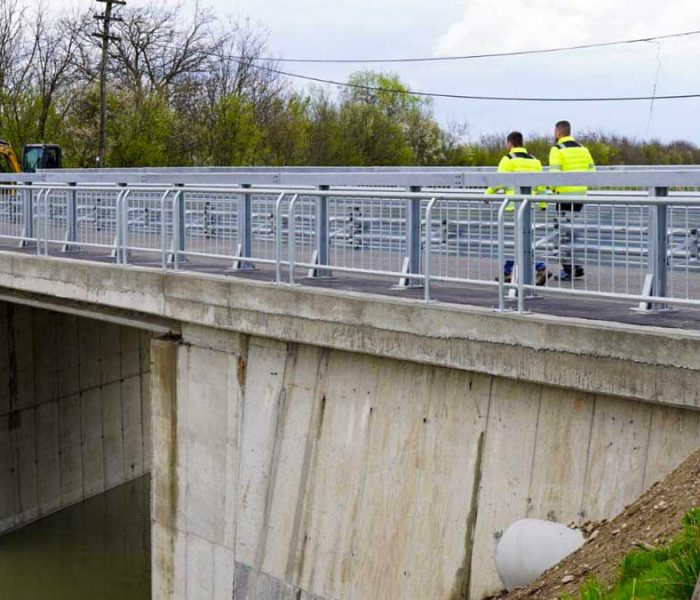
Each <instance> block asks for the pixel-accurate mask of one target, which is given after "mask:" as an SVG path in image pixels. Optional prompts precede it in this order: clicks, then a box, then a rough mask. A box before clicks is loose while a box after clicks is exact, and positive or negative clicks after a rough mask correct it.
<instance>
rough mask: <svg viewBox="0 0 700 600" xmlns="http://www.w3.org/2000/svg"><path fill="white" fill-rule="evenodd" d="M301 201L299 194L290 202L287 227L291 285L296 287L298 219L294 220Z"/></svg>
mask: <svg viewBox="0 0 700 600" xmlns="http://www.w3.org/2000/svg"><path fill="white" fill-rule="evenodd" d="M298 199H299V194H294V196H293V197H292V199H291V200H290V202H289V222H288V225H287V231H288V232H289V233H288V239H287V243H288V244H289V284H290V285H294V269H295V268H296V256H297V255H296V237H297V226H296V219H295V218H294V209H295V208H296V205H297V200H298Z"/></svg>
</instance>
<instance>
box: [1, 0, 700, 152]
mask: <svg viewBox="0 0 700 600" xmlns="http://www.w3.org/2000/svg"><path fill="white" fill-rule="evenodd" d="M0 1H1V0H0ZM22 1H23V2H26V3H31V2H32V1H33V0H22ZM146 1H148V0H130V1H129V3H130V4H133V5H138V4H143V3H144V2H146ZM159 1H160V2H163V3H168V2H172V1H173V0H159ZM182 1H183V3H184V4H185V6H186V7H188V8H190V9H191V8H192V7H193V6H194V0H182ZM76 2H78V3H79V4H81V5H83V6H86V5H90V4H92V2H89V0H52V1H51V6H52V8H55V9H58V8H59V7H62V6H66V7H68V6H74V5H75V4H76ZM200 4H204V5H208V6H211V7H212V8H213V9H214V10H215V11H216V12H217V14H218V15H220V16H221V18H222V19H225V18H227V17H228V16H232V17H234V18H249V19H250V21H251V22H252V23H253V24H254V25H255V26H257V27H259V28H260V29H261V30H264V31H266V33H267V40H268V42H267V44H268V49H269V51H270V54H271V55H273V56H276V57H284V58H360V59H369V58H400V57H417V56H431V57H433V56H450V55H460V54H475V53H492V52H508V51H518V50H529V49H539V48H550V47H557V46H569V45H579V44H588V43H596V42H606V41H611V40H624V39H631V38H639V37H649V36H657V35H666V34H672V33H678V32H683V31H691V30H696V29H697V30H700V2H698V1H697V0H663V1H661V2H660V1H659V0H635V2H634V3H631V2H628V1H624V2H623V1H622V0H585V1H583V0H570V1H568V2H562V1H561V0H500V2H496V1H494V0H460V1H458V0H432V1H431V0H335V1H330V2H329V1H328V0H204V1H203V0H200ZM699 55H700V35H696V36H691V37H685V38H679V39H673V40H665V41H661V42H658V43H655V42H645V43H641V44H634V45H626V46H617V47H607V48H599V49H589V50H579V51H573V52H564V53H558V54H546V55H534V56H523V57H508V58H491V59H480V60H471V61H447V62H441V63H408V64H405V63H404V64H393V65H391V64H388V65H371V68H373V69H382V70H386V71H391V72H394V73H396V74H398V75H399V76H400V77H401V79H402V80H403V81H404V82H405V83H406V84H407V85H408V86H409V87H410V88H411V89H414V90H420V91H436V92H444V93H454V94H475V95H500V96H548V97H552V96H553V97H566V96H569V97H582V96H584V97H596V96H597V97H600V96H611V95H612V96H619V95H623V96H624V95H642V96H646V95H651V94H652V92H653V89H654V86H655V84H656V93H657V94H658V95H668V94H687V93H698V94H700V60H698V58H697V57H698V56H699ZM281 68H283V69H284V70H286V71H290V72H296V73H302V74H305V75H311V76H315V77H323V78H328V79H334V80H341V81H342V80H345V79H346V78H347V76H348V75H349V74H350V73H352V72H353V71H354V70H357V69H360V68H362V65H361V64H352V65H343V64H335V65H313V64H294V63H285V64H283V66H282V67H281ZM293 85H295V86H296V87H303V86H304V85H306V84H305V83H302V82H296V83H294V84H293ZM433 108H434V112H435V116H436V118H437V119H438V120H439V121H440V122H441V123H442V124H444V125H448V124H450V123H460V124H464V123H466V125H467V131H468V137H470V138H477V137H478V136H480V135H482V134H497V133H503V132H508V131H511V130H513V129H519V130H521V131H523V132H525V133H526V134H528V133H546V134H549V133H550V132H551V129H552V125H553V123H554V122H556V121H557V120H560V119H568V120H570V121H571V122H572V124H573V126H574V129H575V131H603V132H608V133H617V134H622V135H627V136H630V137H633V138H638V139H640V138H658V139H661V140H664V141H670V140H674V139H688V140H690V141H692V142H694V143H697V144H700V98H696V99H689V100H663V101H661V100H659V101H657V102H655V103H654V104H653V106H652V105H651V103H650V102H649V101H639V102H628V103H621V102H613V103H595V104H593V103H561V102H559V103H546V104H545V103H534V102H526V103H510V102H493V101H470V100H456V99H436V100H435V101H434V105H433Z"/></svg>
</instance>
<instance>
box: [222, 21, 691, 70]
mask: <svg viewBox="0 0 700 600" xmlns="http://www.w3.org/2000/svg"><path fill="white" fill-rule="evenodd" d="M698 34H700V29H698V30H693V31H682V32H680V33H669V34H666V35H655V36H649V37H643V38H635V39H629V40H615V41H611V42H598V43H591V44H579V45H575V46H560V47H556V48H542V49H539V50H536V49H533V50H515V51H512V52H493V53H490V54H465V55H462V56H429V57H412V58H269V57H268V58H263V57H244V56H236V57H231V58H238V59H240V60H253V61H258V62H266V61H275V62H282V63H317V64H318V63H336V64H338V63H366V64H370V63H410V62H440V61H454V60H475V59H482V58H501V57H506V56H525V55H528V54H551V53H554V52H569V51H572V50H587V49H590V48H604V47H607V46H623V45H628V44H641V43H644V42H655V41H659V40H668V39H672V38H681V37H688V36H693V35H698Z"/></svg>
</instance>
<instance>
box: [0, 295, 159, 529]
mask: <svg viewBox="0 0 700 600" xmlns="http://www.w3.org/2000/svg"><path fill="white" fill-rule="evenodd" d="M150 337H151V336H150V334H148V333H146V332H143V331H139V330H138V329H135V328H131V327H123V326H118V325H115V324H112V323H108V322H102V321H96V320H92V319H87V318H81V317H76V316H72V315H68V314H61V313H56V312H52V311H49V310H42V309H37V308H30V307H27V306H21V305H15V304H12V303H0V533H2V532H5V531H9V530H11V529H14V528H17V527H20V526H22V525H25V524H27V523H29V522H31V521H33V520H35V519H37V518H40V517H42V516H45V515H47V514H49V513H51V512H54V511H56V510H58V509H60V508H64V507H66V506H69V505H71V504H75V503H76V502H79V501H81V500H83V499H85V498H87V497H89V496H92V495H95V494H98V493H100V492H103V491H105V490H107V489H110V488H113V487H115V486H117V485H120V484H122V483H124V482H126V481H129V480H131V479H135V478H137V477H139V476H141V475H143V474H144V473H147V472H148V471H149V470H150V455H151V452H150V439H151V435H150Z"/></svg>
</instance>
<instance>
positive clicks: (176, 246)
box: [172, 189, 186, 271]
mask: <svg viewBox="0 0 700 600" xmlns="http://www.w3.org/2000/svg"><path fill="white" fill-rule="evenodd" d="M172 214H173V269H174V270H175V271H177V270H179V269H180V261H181V260H183V259H184V258H185V257H184V256H181V254H182V252H184V251H185V233H186V230H185V220H184V215H185V200H184V198H183V192H182V190H181V189H179V190H178V191H177V192H176V193H175V196H174V197H173V210H172ZM181 216H182V217H183V218H182V220H181V219H180V217H181Z"/></svg>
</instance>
